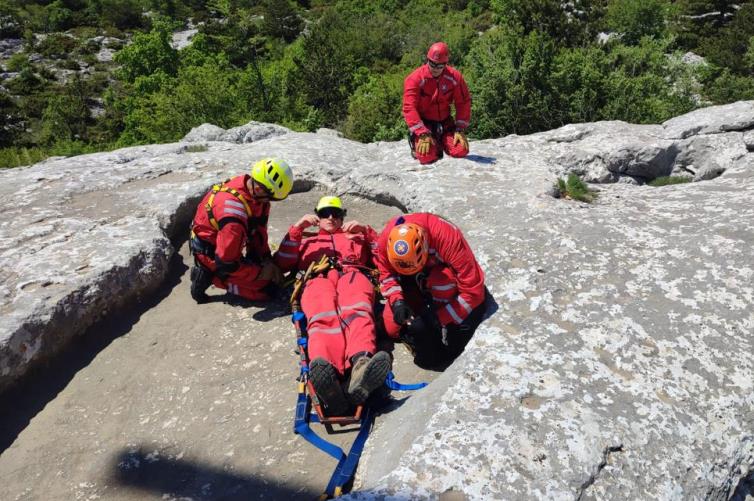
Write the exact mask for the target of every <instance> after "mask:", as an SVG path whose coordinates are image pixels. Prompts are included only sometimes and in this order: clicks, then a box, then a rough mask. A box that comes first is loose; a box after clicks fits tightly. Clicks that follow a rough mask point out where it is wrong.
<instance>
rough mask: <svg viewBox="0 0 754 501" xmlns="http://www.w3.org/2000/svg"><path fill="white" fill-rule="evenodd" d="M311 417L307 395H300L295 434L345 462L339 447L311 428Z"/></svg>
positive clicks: (294, 423)
mask: <svg viewBox="0 0 754 501" xmlns="http://www.w3.org/2000/svg"><path fill="white" fill-rule="evenodd" d="M307 417H309V401H308V399H307V396H306V393H299V394H298V401H297V402H296V419H295V421H294V422H293V432H294V433H297V434H299V435H301V436H302V437H303V438H304V439H305V440H306V441H307V442H309V443H310V444H312V445H313V446H314V447H316V448H318V449H319V450H321V451H322V452H324V453H326V454H329V455H330V456H332V457H333V458H334V459H337V460H338V461H339V463H338V464H340V462H343V461H345V459H346V454H345V453H344V452H343V450H342V449H341V448H340V447H338V446H337V445H334V444H331V443H330V442H328V441H327V440H325V439H323V438H322V437H320V436H319V435H317V434H316V433H314V432H313V431H312V429H311V428H309V423H308V422H307Z"/></svg>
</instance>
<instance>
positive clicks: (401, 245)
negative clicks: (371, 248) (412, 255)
mask: <svg viewBox="0 0 754 501" xmlns="http://www.w3.org/2000/svg"><path fill="white" fill-rule="evenodd" d="M393 250H394V251H395V253H396V254H397V255H399V256H405V255H406V253H407V252H408V243H407V242H406V241H405V240H398V241H397V242H395V243H394V244H393Z"/></svg>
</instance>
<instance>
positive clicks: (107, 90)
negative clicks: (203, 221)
mask: <svg viewBox="0 0 754 501" xmlns="http://www.w3.org/2000/svg"><path fill="white" fill-rule="evenodd" d="M189 19H190V20H191V21H192V22H193V23H194V24H195V25H196V26H197V28H198V30H199V32H198V33H197V34H196V35H195V36H194V37H193V39H192V42H191V44H190V45H189V46H187V47H185V48H182V49H181V50H176V49H175V48H173V45H172V44H171V42H172V34H173V32H175V31H177V30H180V29H183V28H185V26H186V23H187V20H189ZM0 37H4V38H19V39H22V40H23V44H24V50H23V51H22V52H19V53H17V54H15V55H13V56H12V57H10V58H9V59H6V60H5V61H3V62H2V64H3V69H4V71H5V72H8V73H7V74H6V75H7V76H6V77H5V79H4V80H0V86H1V87H0V111H1V113H0V165H2V166H8V165H18V164H23V163H28V162H31V161H36V160H38V159H40V158H44V157H45V156H47V155H58V154H76V153H81V152H88V151H95V150H98V149H106V148H113V147H118V146H127V145H133V144H144V143H153V142H167V141H175V140H178V139H180V138H181V137H182V136H183V135H185V134H186V133H187V132H188V131H189V130H190V129H191V128H192V127H195V126H197V125H200V124H201V123H204V122H210V123H213V124H216V125H218V126H221V127H226V128H227V127H233V126H236V125H240V124H243V123H246V122H248V121H250V120H259V121H267V122H276V123H280V124H282V125H285V126H287V127H291V128H294V129H297V130H316V129H317V128H319V127H331V128H337V129H339V130H341V131H342V132H343V133H344V134H345V135H346V136H347V137H350V138H353V139H357V140H359V141H364V142H369V141H379V140H396V139H401V138H403V137H405V134H406V127H405V124H404V122H403V117H402V115H401V101H402V86H403V79H404V78H405V76H406V75H407V74H408V73H409V72H410V71H411V70H412V69H413V68H415V67H417V66H418V65H419V64H421V63H422V59H423V55H424V53H425V51H426V49H427V47H428V46H429V45H430V44H431V43H432V42H434V41H437V40H444V41H445V42H447V43H448V45H449V46H450V50H451V63H452V64H453V65H454V66H455V67H457V68H459V69H460V70H461V71H462V72H463V73H464V75H465V78H466V81H467V82H468V84H469V87H470V90H471V94H472V98H473V113H472V127H471V129H470V131H469V132H470V135H471V137H474V138H487V137H495V136H500V135H504V134H510V133H516V134H527V133H532V132H536V131H541V130H545V129H549V128H553V127H558V126H560V125H563V124H566V123H573V122H586V121H596V120H614V119H618V120H625V121H629V122H635V123H656V122H660V121H663V120H666V119H668V118H670V117H672V116H674V115H677V114H680V113H684V112H686V111H689V110H691V109H693V108H694V107H697V106H700V105H707V104H721V103H727V102H732V101H735V100H739V99H754V78H752V77H753V76H754V2H752V0H748V1H736V2H732V1H727V0H677V1H671V0H574V1H571V2H562V1H560V0H377V1H374V2H363V1H358V2H357V1H354V0H337V1H328V0H318V1H308V0H299V1H297V2H296V1H293V0H54V1H50V0H38V1H27V0H5V1H4V2H3V3H2V4H0ZM105 37H107V38H105ZM106 49H109V50H112V51H115V56H114V61H113V62H112V63H110V62H107V60H102V58H98V57H97V54H98V53H100V52H101V51H102V50H106ZM688 51H693V52H694V53H695V54H697V55H700V56H702V57H704V58H705V62H702V63H699V64H689V63H687V62H684V61H683V59H682V57H681V56H682V55H683V54H684V53H685V52H688Z"/></svg>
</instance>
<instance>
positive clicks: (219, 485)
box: [111, 448, 319, 500]
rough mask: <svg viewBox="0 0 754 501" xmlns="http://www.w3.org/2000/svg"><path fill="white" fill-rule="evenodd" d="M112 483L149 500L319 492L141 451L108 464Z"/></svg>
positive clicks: (290, 495)
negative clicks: (135, 491) (148, 495)
mask: <svg viewBox="0 0 754 501" xmlns="http://www.w3.org/2000/svg"><path fill="white" fill-rule="evenodd" d="M111 471H112V478H113V480H114V481H115V482H117V483H119V484H121V485H123V486H125V487H127V488H129V489H134V490H138V491H142V492H144V493H145V495H146V494H147V493H151V496H150V497H155V498H156V497H160V496H161V497H162V498H166V497H170V498H171V499H173V498H174V497H177V498H181V499H227V500H235V499H237V500H247V499H252V498H260V497H264V498H265V499H302V498H303V499H315V498H316V496H317V495H318V494H319V493H316V492H313V491H301V490H293V489H292V488H290V487H286V486H284V485H279V484H276V483H275V482H273V481H270V480H266V479H263V478H258V477H255V476H253V475H245V474H242V473H237V472H233V471H227V470H225V469H224V468H222V467H218V466H213V465H209V464H206V463H202V462H200V461H195V460H191V459H185V458H182V459H174V458H164V457H158V456H156V455H155V454H154V453H151V454H150V453H147V452H145V450H144V449H143V448H140V449H137V450H135V451H134V450H128V451H123V452H121V453H120V454H118V455H117V456H116V457H115V458H114V460H113V464H112V468H111Z"/></svg>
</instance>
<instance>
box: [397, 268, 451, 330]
mask: <svg viewBox="0 0 754 501" xmlns="http://www.w3.org/2000/svg"><path fill="white" fill-rule="evenodd" d="M407 280H414V277H409V276H406V277H402V280H401V282H404V281H407ZM456 284H457V280H456V274H455V273H454V272H453V270H452V269H451V268H449V267H448V266H445V265H442V264H440V265H437V266H433V267H432V269H431V270H430V271H429V275H427V281H426V284H425V287H426V291H427V292H428V293H429V294H430V295H431V297H432V306H433V308H432V309H433V311H436V310H438V309H440V308H442V307H444V306H445V305H446V304H447V303H449V302H450V301H451V300H452V299H453V298H454V297H456V295H457V294H458V287H457V286H456ZM403 296H404V300H405V301H406V302H407V303H408V305H409V306H411V309H413V310H414V313H415V314H416V315H419V313H420V312H421V311H423V310H424V309H425V308H426V303H425V302H424V298H423V296H422V294H421V292H420V291H419V289H418V287H411V288H408V287H403ZM383 320H384V322H385V331H386V332H387V335H388V336H390V337H391V338H394V339H397V338H398V337H399V334H400V331H401V326H400V325H398V324H396V323H395V320H393V310H392V309H390V307H387V308H385V310H384V311H383Z"/></svg>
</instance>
